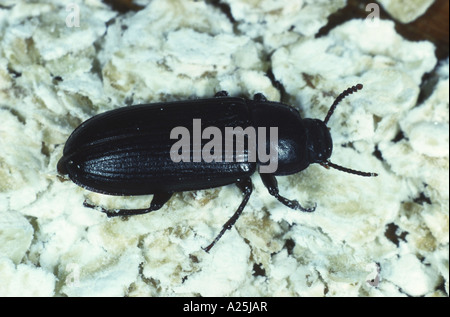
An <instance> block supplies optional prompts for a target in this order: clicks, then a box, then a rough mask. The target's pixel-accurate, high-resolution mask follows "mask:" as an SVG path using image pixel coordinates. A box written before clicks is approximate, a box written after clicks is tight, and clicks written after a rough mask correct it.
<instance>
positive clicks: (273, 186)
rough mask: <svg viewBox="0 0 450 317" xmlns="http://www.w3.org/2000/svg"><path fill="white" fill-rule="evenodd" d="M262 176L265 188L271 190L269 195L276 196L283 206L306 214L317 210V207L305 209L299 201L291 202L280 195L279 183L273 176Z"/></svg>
mask: <svg viewBox="0 0 450 317" xmlns="http://www.w3.org/2000/svg"><path fill="white" fill-rule="evenodd" d="M259 175H260V176H261V180H262V181H263V183H264V186H266V188H267V189H268V190H269V194H271V195H272V196H274V197H275V198H276V199H278V201H279V202H280V203H282V204H283V205H285V206H287V207H289V208H292V209H299V210H301V211H304V212H313V211H314V210H316V205H314V207H312V208H305V207H302V206H301V205H300V203H299V202H298V201H297V200H290V199H287V198H285V197H283V196H281V195H280V194H279V191H278V182H277V179H276V178H275V176H274V175H272V174H259Z"/></svg>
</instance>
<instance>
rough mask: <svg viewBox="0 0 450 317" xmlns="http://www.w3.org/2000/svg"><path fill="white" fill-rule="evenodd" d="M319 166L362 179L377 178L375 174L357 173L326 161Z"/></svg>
mask: <svg viewBox="0 0 450 317" xmlns="http://www.w3.org/2000/svg"><path fill="white" fill-rule="evenodd" d="M320 165H322V166H323V167H325V168H329V167H332V168H334V169H337V170H339V171H342V172H346V173H350V174H355V175H359V176H364V177H374V176H378V174H377V173H370V172H361V171H357V170H353V169H351V168H348V167H343V166H340V165H337V164H334V163H331V162H330V161H326V162H324V163H321V164H320Z"/></svg>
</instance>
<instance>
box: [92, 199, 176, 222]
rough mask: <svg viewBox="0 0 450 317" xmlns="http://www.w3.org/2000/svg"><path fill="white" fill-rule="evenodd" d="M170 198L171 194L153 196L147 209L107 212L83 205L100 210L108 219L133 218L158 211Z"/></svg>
mask: <svg viewBox="0 0 450 317" xmlns="http://www.w3.org/2000/svg"><path fill="white" fill-rule="evenodd" d="M170 197H172V193H156V194H154V195H153V199H152V202H151V203H150V207H149V208H142V209H116V210H108V209H105V208H103V207H98V206H95V205H92V204H90V203H88V202H87V201H84V203H83V205H84V206H85V207H88V208H94V209H96V208H101V209H100V211H101V212H103V213H105V214H106V215H107V216H108V217H119V216H135V215H142V214H146V213H149V212H151V211H155V210H158V209H160V208H161V207H162V206H164V205H165V204H166V202H168V201H169V199H170Z"/></svg>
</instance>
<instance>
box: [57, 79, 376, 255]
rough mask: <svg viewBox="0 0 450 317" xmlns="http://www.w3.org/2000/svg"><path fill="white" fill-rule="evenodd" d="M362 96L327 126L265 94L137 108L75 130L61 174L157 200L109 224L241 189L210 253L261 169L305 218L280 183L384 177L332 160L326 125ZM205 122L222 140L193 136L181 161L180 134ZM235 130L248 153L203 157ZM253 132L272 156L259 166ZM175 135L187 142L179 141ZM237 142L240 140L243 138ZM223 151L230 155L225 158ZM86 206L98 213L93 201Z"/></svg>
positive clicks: (272, 189) (274, 190) (99, 188)
mask: <svg viewBox="0 0 450 317" xmlns="http://www.w3.org/2000/svg"><path fill="white" fill-rule="evenodd" d="M360 89H362V85H361V84H358V85H356V86H353V87H350V88H348V89H347V90H345V91H343V92H342V93H341V94H340V95H339V96H338V97H337V98H336V100H335V101H334V103H333V104H332V106H331V108H330V110H329V111H328V114H327V116H326V118H325V120H324V121H321V120H318V119H302V118H301V116H300V113H299V112H298V111H297V110H295V109H294V108H292V107H290V106H287V105H285V104H282V103H279V102H270V101H267V99H266V98H265V97H264V96H263V95H262V94H256V95H255V97H254V100H248V99H243V98H234V97H227V96H228V94H227V93H226V92H224V91H222V92H219V93H217V94H216V96H215V98H211V99H198V100H188V101H178V102H168V103H155V104H148V105H136V106H131V107H124V108H120V109H116V110H112V111H108V112H105V113H102V114H99V115H96V116H94V117H92V118H91V119H89V120H87V121H85V122H84V123H82V124H81V125H80V126H79V127H78V128H77V129H75V131H74V132H73V133H72V134H71V136H70V137H69V139H68V140H67V142H66V144H65V147H64V152H63V157H62V158H61V159H60V160H59V162H58V167H57V168H58V172H59V173H60V174H63V175H64V174H68V175H69V177H70V179H71V180H72V181H73V182H75V183H76V184H77V185H79V186H81V187H84V188H86V189H88V190H91V191H95V192H99V193H103V194H108V195H147V194H153V195H154V196H153V199H152V202H151V204H150V207H149V208H146V209H118V210H106V209H104V208H102V209H101V210H102V211H103V212H104V213H106V214H107V216H109V217H113V216H129V215H138V214H144V213H147V212H151V211H154V210H158V209H160V208H161V207H162V206H163V205H164V204H165V203H166V202H167V201H168V200H169V199H170V197H171V196H172V194H173V193H175V192H181V191H192V190H200V189H208V188H214V187H219V186H224V185H228V184H232V183H234V184H236V185H237V186H238V187H239V188H240V189H241V191H242V192H243V193H244V198H243V200H242V202H241V204H240V205H239V207H238V209H237V210H236V212H235V213H234V214H233V216H232V217H231V218H230V219H229V220H228V221H227V223H225V225H224V226H223V228H222V230H221V231H220V233H219V234H218V235H217V237H216V238H215V239H214V241H213V242H212V243H211V244H210V245H208V246H207V247H206V248H204V250H205V251H206V252H208V251H209V250H210V249H211V248H212V246H213V245H214V244H215V243H216V242H217V241H218V240H219V239H220V238H221V236H222V235H223V234H224V232H225V231H226V230H227V229H230V228H231V227H232V226H233V224H234V223H235V222H236V220H237V219H238V218H239V216H240V214H241V213H242V211H243V209H244V207H245V205H246V204H247V202H248V199H249V198H250V195H251V193H252V188H253V186H252V182H251V180H250V176H251V175H252V174H253V173H254V172H255V170H256V168H257V167H259V168H260V176H261V179H262V181H263V183H264V185H265V186H266V187H267V189H268V190H269V193H270V194H271V195H272V196H274V197H275V198H276V199H278V200H279V201H280V202H281V203H283V204H284V205H286V206H287V207H289V208H292V209H299V210H301V211H305V212H312V211H314V210H315V206H314V207H312V208H304V207H302V206H301V205H300V204H299V203H298V201H296V200H289V199H287V198H285V197H283V196H281V195H280V194H279V192H278V185H277V180H276V178H275V176H280V175H290V174H294V173H297V172H300V171H301V170H303V169H305V168H307V167H308V166H309V164H312V163H319V164H321V165H323V166H325V167H327V168H328V167H333V168H336V169H339V170H342V171H345V172H348V173H353V174H356V175H361V176H376V174H375V173H365V172H360V171H355V170H352V169H348V168H344V167H341V166H339V165H336V164H333V163H331V162H330V161H329V160H328V159H329V157H330V156H331V152H332V140H331V135H330V132H329V130H328V128H327V126H326V123H327V122H328V120H329V118H330V116H331V115H332V113H333V111H334V109H335V107H336V106H337V104H338V103H339V102H340V101H341V100H342V99H343V98H344V97H346V96H348V95H349V94H351V93H353V92H356V91H357V90H360ZM198 119H200V120H201V124H203V125H204V126H205V127H214V128H213V129H215V130H208V131H209V132H214V131H215V132H216V133H217V134H213V133H209V137H208V133H206V136H205V133H204V134H203V135H202V136H201V139H200V140H199V139H198V138H197V141H196V140H195V134H196V133H197V137H198V133H199V132H198V131H197V132H195V131H194V132H193V135H192V139H191V137H190V136H189V140H193V146H192V147H187V148H186V147H184V146H185V144H183V145H182V146H180V149H181V150H182V153H181V155H180V152H179V150H180V149H176V150H174V149H173V146H174V141H172V140H173V139H174V135H173V131H176V130H174V129H175V128H177V127H178V128H179V127H182V129H181V130H178V131H184V130H183V127H187V126H192V125H193V122H195V120H198ZM198 122H200V121H198ZM230 127H231V128H237V127H240V128H241V132H242V130H244V129H245V130H244V132H243V133H241V136H242V135H244V136H245V138H244V140H245V142H246V144H247V147H244V148H245V149H244V151H243V152H238V151H237V145H236V147H235V146H233V145H232V147H231V149H230V148H227V144H225V143H226V142H224V140H221V141H220V142H218V143H217V142H216V143H215V145H217V147H218V149H214V154H217V155H216V156H215V157H214V158H215V159H211V158H210V159H208V160H206V159H205V158H204V157H202V156H201V155H200V152H199V151H202V149H203V152H202V154H205V153H206V154H212V153H213V152H211V150H212V148H213V147H211V146H207V147H206V148H207V149H208V150H205V146H206V145H207V141H208V140H209V139H208V138H211V136H213V135H214V136H217V135H219V136H220V135H223V134H226V129H227V128H230ZM249 127H253V128H256V127H257V128H258V130H257V133H256V134H258V138H257V140H258V141H257V143H258V144H257V146H261V148H262V149H263V150H264V151H265V152H264V151H263V152H258V155H256V159H254V160H250V158H251V157H252V155H253V158H255V152H256V149H253V150H254V151H253V152H252V151H251V149H250V147H251V146H250V145H252V144H253V145H255V142H256V141H252V140H251V139H250V134H245V132H249V131H250V130H249V129H247V128H249ZM270 127H272V128H274V127H275V128H276V132H277V142H275V143H276V144H274V142H273V140H272V141H270V140H267V139H266V138H265V133H264V138H262V139H260V138H259V137H261V135H262V131H263V130H260V129H265V128H268V129H269V128H270ZM193 129H195V127H194V128H193ZM205 131H206V129H205ZM254 131H255V132H256V130H254ZM271 131H272V130H271ZM264 132H265V130H264ZM175 134H176V135H178V136H179V134H178V133H175ZM234 137H235V139H236V140H237V139H238V136H237V135H234ZM235 139H232V140H235ZM211 140H212V139H211ZM254 140H256V139H254ZM177 142H180V141H177ZM210 142H211V141H210ZM252 142H253V143H252ZM200 143H201V144H200ZM261 143H263V144H261ZM210 145H211V144H210ZM221 145H222V147H221ZM223 148H225V151H222V149H223ZM273 148H275V149H276V157H275V158H277V166H276V170H275V171H271V172H265V173H264V172H262V170H261V167H262V166H264V165H263V164H262V163H263V162H265V161H267V159H265V160H262V157H263V154H267V152H269V151H270V150H271V149H273ZM185 150H186V151H187V152H186V151H185ZM216 150H217V153H216ZM258 150H260V148H258ZM183 151H185V152H183ZM205 151H206V152H205ZM183 154H184V156H183ZM186 154H187V155H186ZM227 155H228V157H226V156H227ZM174 157H176V159H174ZM227 158H228V159H227ZM230 158H231V159H230ZM84 205H85V206H87V207H91V208H96V206H94V205H91V204H89V203H87V202H86V201H85V202H84Z"/></svg>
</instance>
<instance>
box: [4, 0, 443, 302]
mask: <svg viewBox="0 0 450 317" xmlns="http://www.w3.org/2000/svg"><path fill="white" fill-rule="evenodd" d="M142 2H143V1H140V3H142ZM223 3H226V5H227V6H228V7H229V8H230V10H229V12H231V15H232V17H233V19H234V21H235V22H234V25H233V22H232V21H231V20H230V18H229V17H228V16H227V15H226V14H225V13H223V12H222V11H221V10H220V9H219V8H218V7H215V6H213V5H211V4H205V3H204V2H202V1H197V2H194V1H187V0H183V1H181V0H178V1H176V0H173V1H166V0H154V1H151V2H150V4H149V5H148V6H147V7H146V8H145V9H143V10H141V11H139V12H129V13H127V14H125V15H119V14H118V13H116V12H113V11H111V10H110V9H109V8H108V7H107V6H105V5H103V4H102V3H101V1H99V0H89V1H87V0H86V1H84V2H82V3H81V2H79V4H78V5H79V9H80V27H73V28H69V27H67V26H66V24H65V21H66V17H67V15H68V14H69V13H70V12H69V11H66V8H65V6H64V5H60V4H59V1H56V0H54V1H50V0H48V1H40V2H39V3H32V4H31V3H28V2H27V1H6V0H3V1H0V5H1V7H0V118H1V124H0V149H1V150H0V296H20V295H23V296H53V295H55V296H100V295H104V296H174V295H175V296H181V295H201V296H324V295H325V296H406V295H411V296H448V294H449V284H448V279H449V267H448V257H449V249H448V245H449V232H448V230H449V217H448V215H449V180H448V179H449V74H448V73H449V65H448V60H447V61H446V62H443V63H442V65H441V66H440V68H439V70H438V71H437V76H438V77H437V83H436V85H435V86H434V90H433V91H432V92H431V94H430V95H429V96H428V97H427V98H425V100H424V101H423V102H422V103H420V104H418V102H417V100H418V96H419V85H420V84H421V79H422V76H423V75H424V74H425V73H427V72H430V71H432V70H433V69H434V68H435V66H436V65H437V60H436V58H435V56H434V46H433V45H432V44H430V43H428V42H409V41H407V40H405V39H403V38H402V37H401V36H400V35H398V34H397V33H396V32H395V29H394V24H393V23H392V22H390V21H378V23H371V22H370V21H365V20H351V21H349V22H346V23H344V24H343V25H340V26H338V27H336V28H335V29H333V30H331V31H330V32H329V33H328V34H327V35H325V36H322V37H319V38H315V34H317V32H318V30H319V29H320V28H321V27H322V26H324V25H325V24H326V22H327V17H328V16H329V15H330V14H331V13H333V12H335V11H336V10H338V9H339V8H341V7H342V6H344V5H345V2H344V1H327V0H322V1H300V0H295V1H293V0H283V1H275V0H264V1H254V0H252V1H250V0H248V1H244V0H226V1H223ZM270 71H271V72H272V73H273V75H274V77H275V79H276V80H277V81H279V82H280V83H281V84H282V85H283V87H284V91H285V95H284V98H285V99H284V101H285V102H288V103H289V104H291V105H292V106H293V107H295V108H297V109H299V110H300V112H301V113H302V115H304V116H305V117H312V118H320V119H323V118H324V117H325V114H326V111H327V110H328V108H329V106H330V104H331V103H332V102H333V99H334V97H336V96H337V94H338V93H340V92H341V91H342V90H344V89H346V88H347V87H349V86H352V85H354V84H357V83H362V84H364V89H363V90H362V91H360V92H358V93H357V94H353V95H351V96H349V97H348V98H346V99H345V101H343V102H342V103H341V104H340V105H339V106H338V108H337V109H336V112H335V114H334V115H333V117H332V118H331V120H330V122H329V127H330V128H331V133H332V136H333V141H334V151H333V155H332V157H331V160H332V161H333V162H335V163H337V164H341V165H343V166H348V167H351V168H353V169H358V170H363V171H371V172H377V173H378V174H379V176H378V177H376V178H364V177H359V176H355V175H350V174H347V173H343V172H340V171H337V170H332V169H330V170H326V169H324V168H322V167H321V166H317V165H312V166H310V167H309V168H308V169H306V170H304V171H302V172H300V173H298V174H296V175H291V176H285V177H278V182H279V187H280V193H281V194H282V195H284V196H286V197H288V198H291V199H297V200H299V201H300V202H301V203H302V204H303V205H305V206H311V205H312V204H313V203H317V209H316V211H315V212H314V213H309V214H306V213H302V212H300V211H295V210H291V209H289V208H287V207H285V206H284V205H282V204H280V203H279V202H278V201H276V200H275V199H274V198H273V197H272V196H270V195H269V194H268V192H267V190H266V188H265V187H264V186H263V185H262V182H261V181H260V180H259V176H258V175H257V174H255V175H254V177H253V178H252V180H253V183H254V192H253V195H252V197H251V198H250V201H249V203H248V205H247V207H246V208H245V210H244V212H243V214H242V216H241V217H240V219H239V220H238V222H237V223H236V225H235V226H234V228H233V229H231V230H230V231H228V232H227V233H226V234H225V235H224V236H223V238H222V239H221V240H220V241H219V242H218V243H217V245H216V246H215V247H214V248H213V249H212V250H211V251H210V253H209V254H207V253H205V252H204V251H203V250H202V249H201V247H204V246H206V245H208V243H209V242H211V241H212V240H213V238H214V237H215V236H216V234H217V233H218V232H219V230H220V228H221V227H222V225H223V224H224V223H225V222H226V221H227V220H228V218H229V217H230V216H231V215H232V213H233V212H234V211H235V209H236V208H237V206H238V204H239V202H240V200H241V197H242V196H241V194H240V193H239V190H238V189H237V188H236V186H234V185H230V186H226V187H223V188H218V189H211V190H206V191H197V192H185V193H180V194H176V195H174V197H173V198H172V199H171V200H170V201H169V203H168V204H167V205H166V206H164V207H163V208H161V209H160V210H158V211H155V212H153V213H151V214H146V215H142V216H135V217H129V218H128V219H126V220H124V219H120V218H115V219H108V218H107V217H106V216H105V215H104V214H102V213H101V212H99V211H96V210H92V209H88V208H85V207H83V204H82V203H83V201H84V200H85V199H89V200H90V201H92V202H94V203H96V204H99V205H102V206H104V207H106V208H137V207H140V208H143V207H145V206H148V205H149V203H150V201H151V199H152V196H143V197H126V198H122V197H112V196H105V195H99V194H94V193H91V192H88V191H86V190H84V189H82V188H80V187H78V186H76V185H75V184H73V183H72V182H70V181H67V180H65V181H64V179H62V178H60V177H58V176H57V172H56V163H57V161H58V159H59V158H60V157H61V155H62V149H63V145H64V142H65V141H66V140H67V138H68V136H69V135H70V133H71V132H72V131H73V129H74V128H76V127H77V126H78V125H79V124H80V123H81V122H82V121H84V120H86V119H88V118H89V117H91V116H92V115H94V114H97V113H101V112H103V111H106V110H109V109H114V108H118V107H122V106H125V105H130V104H138V103H148V102H155V101H172V100H180V99H187V98H197V97H211V96H213V94H214V93H215V92H217V91H220V90H227V91H228V92H229V93H230V94H231V95H241V96H246V97H249V98H252V96H253V94H254V93H256V92H261V93H263V94H265V95H266V96H267V98H268V99H270V100H275V101H279V100H280V97H281V93H280V91H279V90H278V89H277V88H276V87H275V86H274V83H273V82H272V81H271V80H270V79H269V77H268V76H267V73H268V72H270ZM52 76H59V77H60V78H58V77H57V78H54V77H52ZM60 79H62V81H61V80H60ZM400 133H402V135H403V137H401V138H399V137H398V135H400ZM376 149H377V151H378V152H379V153H380V154H381V156H380V155H379V157H381V158H382V159H380V158H377V157H375V155H373V153H374V151H375V150H376ZM420 197H426V199H419V200H417V199H418V198H420Z"/></svg>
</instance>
